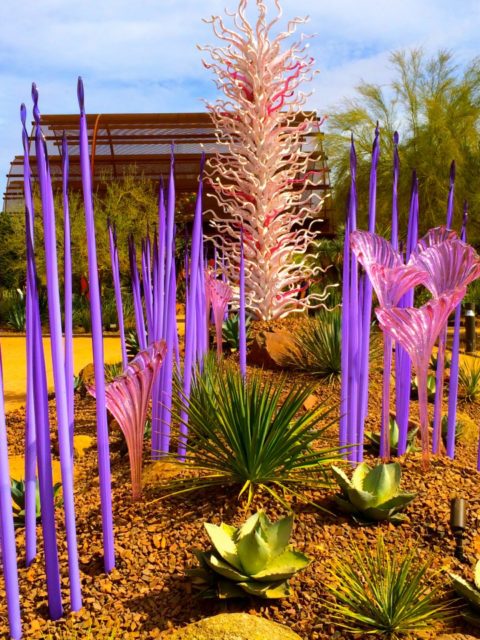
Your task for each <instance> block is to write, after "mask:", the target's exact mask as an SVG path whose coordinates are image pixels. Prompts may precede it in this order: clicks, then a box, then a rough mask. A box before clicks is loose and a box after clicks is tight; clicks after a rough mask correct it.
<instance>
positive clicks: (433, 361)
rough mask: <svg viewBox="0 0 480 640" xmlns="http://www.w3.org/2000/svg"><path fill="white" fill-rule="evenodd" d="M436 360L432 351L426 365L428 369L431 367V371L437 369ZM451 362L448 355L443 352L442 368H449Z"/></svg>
mask: <svg viewBox="0 0 480 640" xmlns="http://www.w3.org/2000/svg"><path fill="white" fill-rule="evenodd" d="M437 361H438V358H437V356H436V355H435V354H434V353H432V355H431V357H430V362H429V365H428V366H429V367H430V369H433V371H436V370H437ZM451 364H452V362H451V359H450V358H449V357H448V355H447V354H445V361H444V365H443V366H444V369H450V366H451Z"/></svg>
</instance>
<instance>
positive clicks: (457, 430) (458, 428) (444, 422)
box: [442, 416, 465, 442]
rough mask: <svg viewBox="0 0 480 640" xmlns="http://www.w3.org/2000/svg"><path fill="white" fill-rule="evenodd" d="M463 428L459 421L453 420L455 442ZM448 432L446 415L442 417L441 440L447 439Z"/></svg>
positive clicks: (461, 433)
mask: <svg viewBox="0 0 480 640" xmlns="http://www.w3.org/2000/svg"><path fill="white" fill-rule="evenodd" d="M464 431H465V428H464V426H463V424H462V423H461V422H458V421H457V422H455V442H456V441H457V440H458V439H459V438H461V437H462V436H463V433H464ZM447 434H448V416H443V417H442V440H443V441H444V442H446V441H447Z"/></svg>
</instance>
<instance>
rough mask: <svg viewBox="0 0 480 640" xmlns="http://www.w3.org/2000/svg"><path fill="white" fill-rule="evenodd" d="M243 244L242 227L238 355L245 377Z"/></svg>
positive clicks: (245, 320) (245, 329) (245, 326)
mask: <svg viewBox="0 0 480 640" xmlns="http://www.w3.org/2000/svg"><path fill="white" fill-rule="evenodd" d="M244 251H245V246H244V239H243V227H242V229H241V231H240V306H239V309H238V346H239V349H238V352H239V357H240V373H241V374H242V376H243V378H244V379H245V380H246V378H247V318H246V309H245V303H246V301H245V253H244Z"/></svg>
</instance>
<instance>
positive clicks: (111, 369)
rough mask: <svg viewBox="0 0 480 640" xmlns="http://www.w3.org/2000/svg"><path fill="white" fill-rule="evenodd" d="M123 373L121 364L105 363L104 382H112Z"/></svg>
mask: <svg viewBox="0 0 480 640" xmlns="http://www.w3.org/2000/svg"><path fill="white" fill-rule="evenodd" d="M122 373H123V364H122V363H121V362H109V363H107V362H106V363H105V382H106V383H107V384H108V383H109V382H113V381H114V380H115V378H118V376H121V375H122Z"/></svg>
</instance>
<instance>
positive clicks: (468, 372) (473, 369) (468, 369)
mask: <svg viewBox="0 0 480 640" xmlns="http://www.w3.org/2000/svg"><path fill="white" fill-rule="evenodd" d="M458 380H459V382H460V385H461V387H463V392H464V398H465V400H466V401H467V402H475V401H476V399H477V397H478V395H479V394H480V366H478V365H477V364H474V363H472V364H469V363H468V362H464V363H463V364H462V366H461V367H460V370H459V372H458Z"/></svg>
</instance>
